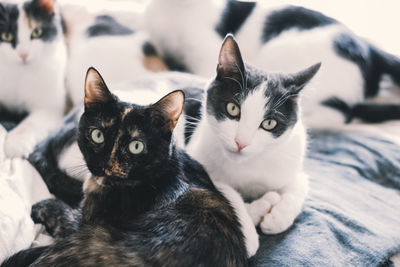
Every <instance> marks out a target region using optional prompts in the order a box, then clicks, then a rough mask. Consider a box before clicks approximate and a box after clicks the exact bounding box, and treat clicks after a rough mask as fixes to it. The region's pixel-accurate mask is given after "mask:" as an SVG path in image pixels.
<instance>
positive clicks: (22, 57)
mask: <svg viewBox="0 0 400 267" xmlns="http://www.w3.org/2000/svg"><path fill="white" fill-rule="evenodd" d="M18 55H19V57H20V58H21V59H22V61H23V62H24V63H25V62H26V59H27V58H28V52H25V51H24V52H19V53H18Z"/></svg>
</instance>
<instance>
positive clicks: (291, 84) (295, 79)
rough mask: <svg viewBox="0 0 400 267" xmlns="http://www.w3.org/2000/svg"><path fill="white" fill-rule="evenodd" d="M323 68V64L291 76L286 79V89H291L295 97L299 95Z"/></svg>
mask: <svg viewBox="0 0 400 267" xmlns="http://www.w3.org/2000/svg"><path fill="white" fill-rule="evenodd" d="M320 67H321V62H319V63H317V64H314V65H312V66H311V67H308V68H307V69H305V70H302V71H299V72H297V73H295V74H292V75H289V76H288V77H286V79H284V87H285V88H287V89H289V90H290V91H291V93H292V94H293V95H297V94H298V93H299V92H300V91H301V90H302V89H303V88H304V86H305V85H306V84H307V83H308V82H309V81H310V80H311V79H312V78H313V77H314V76H315V74H316V73H317V72H318V70H319V69H320Z"/></svg>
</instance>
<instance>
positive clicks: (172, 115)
mask: <svg viewBox="0 0 400 267" xmlns="http://www.w3.org/2000/svg"><path fill="white" fill-rule="evenodd" d="M184 103H185V94H184V93H183V92H182V91H180V90H177V91H173V92H172V93H169V94H168V95H166V96H164V97H163V98H161V99H160V100H159V101H158V102H157V103H155V104H153V105H152V106H151V107H152V110H153V115H154V116H152V117H153V119H154V120H159V116H161V117H162V118H163V120H162V121H163V122H164V123H163V124H164V125H163V127H166V130H169V131H172V130H173V129H174V128H175V126H176V124H177V123H178V119H179V117H180V116H181V114H182V111H183V104H184ZM165 122H166V123H165Z"/></svg>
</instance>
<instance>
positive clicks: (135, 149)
mask: <svg viewBox="0 0 400 267" xmlns="http://www.w3.org/2000/svg"><path fill="white" fill-rule="evenodd" d="M143 150H144V144H143V142H140V141H132V142H130V143H129V151H130V152H131V153H132V154H140V153H142V152H143Z"/></svg>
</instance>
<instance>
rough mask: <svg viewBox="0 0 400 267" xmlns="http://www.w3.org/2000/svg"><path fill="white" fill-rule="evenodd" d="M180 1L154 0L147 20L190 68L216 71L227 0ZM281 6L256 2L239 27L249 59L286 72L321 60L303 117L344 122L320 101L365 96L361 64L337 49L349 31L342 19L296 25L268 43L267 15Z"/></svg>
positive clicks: (161, 44)
mask: <svg viewBox="0 0 400 267" xmlns="http://www.w3.org/2000/svg"><path fill="white" fill-rule="evenodd" d="M176 1H177V0H153V1H152V4H151V5H150V6H149V8H148V10H147V12H146V13H145V17H146V19H147V20H146V24H145V26H147V30H148V31H149V32H150V34H151V37H152V39H153V40H154V42H155V44H156V45H157V46H158V48H159V49H160V51H162V52H163V53H165V54H168V53H169V54H171V55H175V56H176V57H177V58H178V59H181V60H182V61H183V62H184V63H185V64H186V65H187V66H188V68H189V70H190V71H192V72H194V73H196V74H199V75H203V76H206V77H212V76H214V75H215V68H216V60H217V58H218V57H217V55H218V51H219V48H220V45H221V41H222V39H221V38H220V37H219V36H218V35H217V34H216V33H215V24H216V23H217V21H218V19H219V17H220V16H221V11H222V6H221V3H225V1H220V2H219V4H218V5H215V3H214V1H211V0H207V1H197V0H186V1H180V3H181V4H178V3H176ZM282 7H283V6H279V7H274V8H273V9H269V8H265V7H264V6H262V5H261V4H260V5H257V6H256V8H255V9H254V10H253V12H252V13H251V15H250V16H249V17H248V18H247V20H246V22H245V23H244V25H242V27H241V28H240V29H239V31H238V32H237V33H236V39H237V41H238V44H239V46H240V48H241V51H242V56H243V59H244V61H245V62H246V63H249V64H252V65H254V66H256V67H258V68H261V69H263V70H266V71H273V72H286V73H290V72H294V71H298V70H301V69H304V68H305V67H307V66H311V65H313V64H315V63H317V62H322V67H321V69H320V70H319V73H318V75H317V76H316V77H315V79H313V81H312V82H311V83H310V84H309V85H308V86H307V88H306V89H305V90H304V92H303V95H304V97H303V101H302V107H303V119H304V123H305V124H306V125H307V126H308V127H313V128H330V127H335V126H340V125H342V124H344V120H345V118H344V116H343V115H342V114H341V113H340V112H338V111H336V110H334V109H332V108H327V107H324V106H322V105H321V101H323V100H326V99H327V98H330V97H332V96H335V97H338V98H340V99H342V100H344V101H345V102H346V103H348V104H350V105H351V104H354V103H357V102H360V101H362V100H363V99H364V93H363V86H364V81H363V77H362V74H361V72H360V70H359V68H358V66H357V65H355V64H354V63H352V62H350V61H348V60H345V59H343V58H341V57H340V56H338V55H337V54H336V53H335V52H334V49H333V44H332V40H333V38H334V37H335V35H336V34H338V33H350V31H349V30H348V29H347V28H346V27H344V26H343V25H340V24H339V25H332V26H327V27H320V28H315V29H312V30H306V31H298V30H296V29H291V30H288V31H286V32H283V33H282V34H280V35H279V36H278V37H276V38H274V39H272V40H270V41H269V42H267V43H266V44H263V43H262V39H261V35H262V28H263V26H264V22H265V18H266V17H267V15H268V14H269V13H270V12H272V11H275V10H278V9H281V8H282ZM182 25H185V27H182ZM165 32H168V34H165ZM350 34H352V33H350ZM326 118H329V120H327V119H326Z"/></svg>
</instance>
